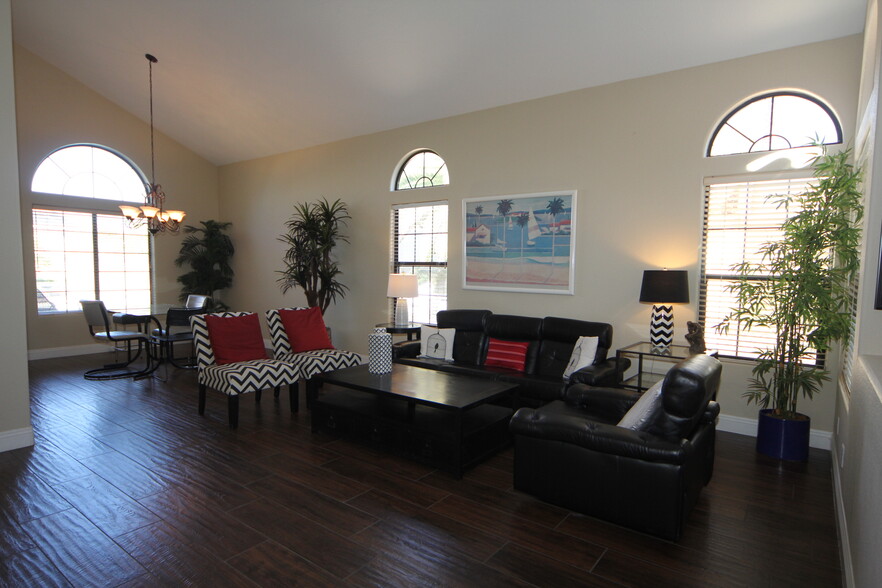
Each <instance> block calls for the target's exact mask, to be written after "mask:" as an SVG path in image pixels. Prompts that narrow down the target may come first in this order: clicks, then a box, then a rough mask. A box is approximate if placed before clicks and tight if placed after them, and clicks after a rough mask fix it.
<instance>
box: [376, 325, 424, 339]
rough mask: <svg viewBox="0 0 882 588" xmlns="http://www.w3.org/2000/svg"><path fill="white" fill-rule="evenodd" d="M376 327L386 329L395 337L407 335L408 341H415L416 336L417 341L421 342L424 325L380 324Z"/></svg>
mask: <svg viewBox="0 0 882 588" xmlns="http://www.w3.org/2000/svg"><path fill="white" fill-rule="evenodd" d="M374 326H376V327H380V328H383V329H386V332H387V333H392V334H393V335H407V340H408V341H413V339H414V335H416V338H417V340H419V338H420V329H421V328H422V326H423V325H422V323H404V324H403V325H396V324H395V323H379V324H377V325H374Z"/></svg>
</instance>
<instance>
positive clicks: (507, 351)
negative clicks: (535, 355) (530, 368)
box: [484, 337, 530, 372]
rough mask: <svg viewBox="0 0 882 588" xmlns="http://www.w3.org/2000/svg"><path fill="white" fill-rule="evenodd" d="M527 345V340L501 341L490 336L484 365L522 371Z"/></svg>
mask: <svg viewBox="0 0 882 588" xmlns="http://www.w3.org/2000/svg"><path fill="white" fill-rule="evenodd" d="M529 347H530V342H529V341H503V340H502V339H494V338H493V337H491V338H490V345H489V346H488V347H487V359H486V360H484V365H498V366H500V367H505V368H509V369H512V370H517V371H519V372H522V371H524V366H525V365H526V363H527V349H528V348H529Z"/></svg>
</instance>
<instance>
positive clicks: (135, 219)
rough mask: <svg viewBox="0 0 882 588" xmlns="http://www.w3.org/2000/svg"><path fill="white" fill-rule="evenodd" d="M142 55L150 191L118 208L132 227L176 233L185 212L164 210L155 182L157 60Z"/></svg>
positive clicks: (158, 186) (160, 191)
mask: <svg viewBox="0 0 882 588" xmlns="http://www.w3.org/2000/svg"><path fill="white" fill-rule="evenodd" d="M144 57H146V58H147V61H148V62H149V65H148V66H147V67H148V68H149V72H150V74H149V76H150V185H149V188H150V191H149V192H148V194H147V196H146V197H145V198H144V206H140V207H138V206H127V205H120V207H119V209H120V210H121V211H122V213H123V215H124V216H125V217H126V218H127V219H128V220H129V226H130V227H132V228H135V227H140V226H141V225H143V224H145V223H146V224H147V230H148V231H150V233H151V234H153V235H155V234H156V233H158V232H160V231H168V232H170V233H177V232H178V229H179V228H180V226H181V221H183V220H184V216H185V214H186V213H184V211H183V210H166V209H165V192H163V191H162V186H160V185H159V184H157V183H156V155H155V149H154V140H153V64H154V63H156V62H157V61H158V60H157V59H156V58H155V57H153V56H152V55H150V54H149V53H147V54H145V55H144Z"/></svg>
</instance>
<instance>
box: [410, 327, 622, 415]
mask: <svg viewBox="0 0 882 588" xmlns="http://www.w3.org/2000/svg"><path fill="white" fill-rule="evenodd" d="M437 321H438V328H439V329H449V328H453V329H456V333H455V335H454V341H453V361H444V360H441V359H433V358H425V357H418V356H419V353H420V343H419V341H411V342H403V343H399V344H397V345H396V347H395V350H394V357H395V361H396V362H398V363H403V364H407V365H415V366H420V367H425V368H431V369H436V370H442V371H446V372H452V373H460V374H471V375H478V376H481V377H486V378H492V379H497V380H501V381H505V382H513V383H516V384H518V390H519V399H520V402H521V404H522V405H524V406H540V405H542V404H545V403H546V402H549V401H551V400H557V399H559V398H561V395H562V394H563V391H564V388H565V387H566V386H568V385H571V384H574V383H583V384H590V385H594V386H614V385H615V384H616V379H617V372H616V363H615V359H607V353H608V352H609V349H610V347H611V346H612V336H613V329H612V325H610V324H607V323H598V322H590V321H580V320H574V319H567V318H558V317H545V318H535V317H526V316H516V315H506V314H493V313H492V312H491V311H489V310H442V311H439V312H438V314H437ZM583 336H584V337H598V345H597V352H596V354H595V359H594V364H593V365H590V366H587V367H585V368H582V369H580V370H577V371H576V372H574V373H573V374H572V375H571V377H570V378H569V381H566V382H565V381H564V379H563V373H564V370H565V369H566V367H567V364H568V363H569V360H570V356H571V355H572V352H573V347H574V346H575V344H576V342H577V341H578V339H579V337H583ZM491 337H492V338H494V339H503V340H507V341H529V342H530V345H529V347H528V349H527V358H526V364H525V366H524V371H523V372H518V371H515V370H512V369H507V368H504V367H498V366H488V365H484V361H485V359H486V357H487V347H488V342H489V340H490V338H491ZM623 361H624V362H626V363H625V364H624V365H623V366H622V369H627V367H628V366H629V365H630V361H629V360H623Z"/></svg>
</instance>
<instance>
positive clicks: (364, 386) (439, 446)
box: [309, 364, 517, 478]
mask: <svg viewBox="0 0 882 588" xmlns="http://www.w3.org/2000/svg"><path fill="white" fill-rule="evenodd" d="M315 379H316V380H317V383H318V384H321V387H318V386H311V387H310V395H311V396H312V397H311V398H309V402H310V405H311V407H312V429H313V431H326V432H331V433H338V434H341V435H345V436H348V437H353V438H358V439H361V440H365V441H368V442H370V443H371V444H374V445H379V446H382V447H384V448H386V449H388V450H391V451H394V452H396V453H398V454H401V455H405V456H407V457H410V458H413V459H416V460H419V461H421V462H424V463H427V464H429V465H432V466H434V467H438V468H442V469H445V470H447V471H449V472H450V473H452V474H453V475H455V476H456V477H457V478H460V477H462V472H463V471H464V470H465V469H467V468H469V467H471V466H474V465H475V464H477V463H478V462H480V461H482V460H484V459H486V458H487V457H489V456H491V455H493V454H494V453H496V452H497V451H499V450H500V449H502V448H504V447H506V446H507V445H508V444H509V443H511V435H510V434H509V432H508V422H509V420H511V417H512V414H513V412H514V407H516V406H517V385H516V384H511V383H504V382H494V381H492V380H489V379H487V378H483V377H477V376H468V375H461V374H449V373H445V372H441V371H437V370H431V369H424V368H420V367H415V366H408V365H400V364H394V365H393V366H392V372H390V373H388V374H372V373H370V372H369V371H368V366H367V365H360V366H356V367H351V368H345V369H341V370H336V371H333V372H326V373H324V374H321V375H317V376H315Z"/></svg>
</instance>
